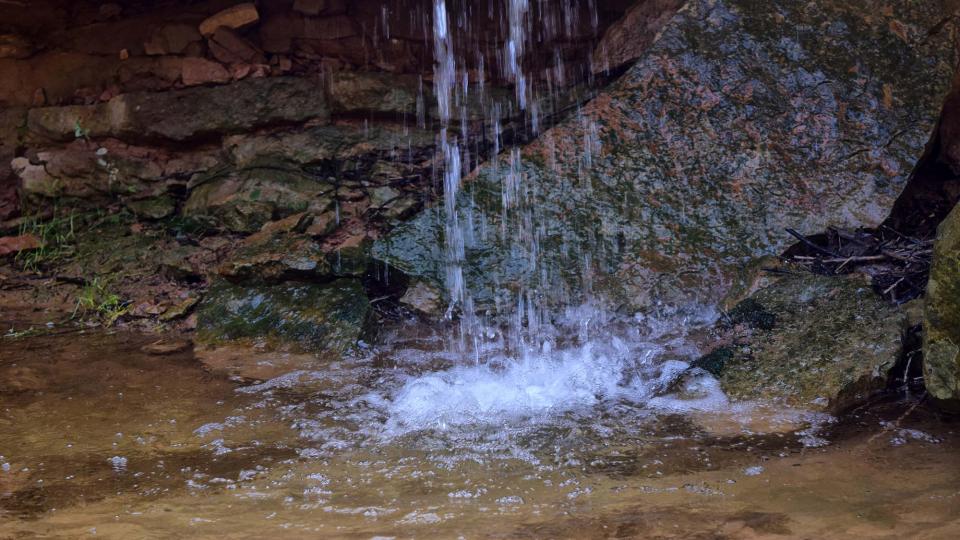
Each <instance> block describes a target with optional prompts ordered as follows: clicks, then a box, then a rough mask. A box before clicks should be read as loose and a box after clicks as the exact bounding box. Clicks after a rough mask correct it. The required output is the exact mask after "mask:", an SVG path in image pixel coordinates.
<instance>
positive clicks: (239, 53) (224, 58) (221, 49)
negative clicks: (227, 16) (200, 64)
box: [208, 27, 266, 64]
mask: <svg viewBox="0 0 960 540" xmlns="http://www.w3.org/2000/svg"><path fill="white" fill-rule="evenodd" d="M208 45H209V46H210V54H212V55H213V57H214V58H216V59H217V60H219V61H220V62H223V63H224V64H238V63H242V62H246V63H254V64H262V63H264V62H265V61H266V60H265V59H264V57H263V53H261V52H260V51H259V50H257V48H256V47H254V46H253V44H252V43H250V42H249V41H247V40H246V39H244V38H243V37H241V36H239V35H238V34H237V33H236V32H234V31H233V30H231V29H229V28H223V27H221V28H219V29H217V31H216V32H214V33H213V35H211V36H210V38H209V41H208Z"/></svg>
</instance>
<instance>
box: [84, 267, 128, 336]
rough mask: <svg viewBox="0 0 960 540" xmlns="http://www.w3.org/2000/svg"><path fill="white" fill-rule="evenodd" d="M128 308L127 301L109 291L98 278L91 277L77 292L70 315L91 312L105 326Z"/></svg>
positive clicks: (111, 323)
mask: <svg viewBox="0 0 960 540" xmlns="http://www.w3.org/2000/svg"><path fill="white" fill-rule="evenodd" d="M128 309H129V302H125V301H124V300H123V299H122V298H120V296H119V295H117V294H115V293H113V292H110V291H109V290H108V289H107V285H106V283H104V282H102V281H100V278H93V280H92V281H90V282H89V283H88V284H87V285H85V286H84V287H83V288H82V289H80V292H79V293H78V294H77V303H76V306H74V308H73V315H72V317H74V318H76V316H77V315H78V314H80V313H85V314H86V313H93V314H95V315H96V316H97V317H99V318H101V319H102V320H103V322H104V324H105V325H106V326H112V325H113V323H115V322H116V321H117V319H119V318H120V317H122V316H123V315H124V314H125V313H126V312H127V310H128Z"/></svg>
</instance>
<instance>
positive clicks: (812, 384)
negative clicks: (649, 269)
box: [694, 274, 908, 413]
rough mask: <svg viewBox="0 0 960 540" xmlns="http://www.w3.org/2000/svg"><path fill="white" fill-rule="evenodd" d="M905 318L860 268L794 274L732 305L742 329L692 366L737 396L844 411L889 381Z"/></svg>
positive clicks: (731, 318)
mask: <svg viewBox="0 0 960 540" xmlns="http://www.w3.org/2000/svg"><path fill="white" fill-rule="evenodd" d="M907 319H908V318H907V315H906V313H905V312H904V311H903V310H901V309H899V308H897V307H894V306H890V305H888V304H887V303H886V302H885V301H884V300H883V299H882V298H880V297H879V296H878V295H876V294H875V293H874V292H873V290H871V288H870V286H869V284H867V283H866V281H865V280H864V278H863V277H862V276H860V275H850V276H841V277H825V276H817V275H812V274H802V275H797V276H790V277H787V278H784V279H781V280H780V281H778V282H776V283H774V284H773V285H771V286H769V287H767V288H764V289H762V290H761V291H759V292H757V293H756V294H754V295H753V296H751V297H750V298H748V299H746V300H744V301H743V302H741V303H740V304H738V305H737V306H736V307H735V308H734V309H733V310H731V312H730V314H729V318H728V319H727V320H725V321H724V323H723V324H731V323H732V324H733V325H735V326H736V328H737V330H738V331H741V332H744V334H743V335H739V336H737V338H736V339H735V340H734V342H733V343H732V344H731V345H729V346H725V347H721V348H719V349H717V350H714V351H713V352H712V353H711V354H709V355H707V356H705V357H703V358H701V359H700V360H698V361H697V362H695V363H694V365H695V366H697V367H701V368H703V369H706V370H708V371H710V372H712V373H713V374H714V375H716V376H717V378H718V379H719V380H720V383H721V386H722V388H723V390H724V392H726V393H727V395H728V396H730V397H731V398H734V399H745V400H754V399H767V400H774V401H778V402H780V403H782V404H785V405H788V406H792V407H798V408H801V409H808V410H816V411H826V412H834V413H835V412H840V411H842V410H844V409H846V408H848V407H850V406H852V405H855V404H858V403H861V402H863V401H864V400H865V399H866V398H868V397H869V396H870V394H871V393H873V392H875V391H877V390H882V389H883V388H885V386H886V384H887V380H888V374H889V372H890V370H891V368H893V367H894V365H895V364H896V363H897V361H898V360H899V358H900V356H901V352H902V345H903V343H902V340H903V336H904V333H905V332H906V330H907V326H908V323H907Z"/></svg>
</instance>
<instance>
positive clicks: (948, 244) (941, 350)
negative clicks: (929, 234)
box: [923, 206, 960, 408]
mask: <svg viewBox="0 0 960 540" xmlns="http://www.w3.org/2000/svg"><path fill="white" fill-rule="evenodd" d="M925 306H926V307H925V312H924V318H923V359H924V364H923V367H924V380H925V383H926V386H927V391H928V392H930V394H931V395H932V396H933V397H935V398H937V399H939V400H944V401H947V402H949V404H950V405H951V406H952V408H957V407H958V405H957V404H958V403H960V206H958V207H956V208H954V210H953V211H952V212H951V213H950V215H949V216H947V219H946V220H944V222H943V223H942V224H941V225H940V228H939V230H938V234H937V239H936V242H935V243H934V255H933V265H932V267H931V269H930V281H929V282H928V284H927V299H926V304H925Z"/></svg>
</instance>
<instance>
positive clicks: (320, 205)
mask: <svg viewBox="0 0 960 540" xmlns="http://www.w3.org/2000/svg"><path fill="white" fill-rule="evenodd" d="M331 192H332V188H331V186H330V185H329V184H326V183H323V182H318V181H316V180H315V179H313V178H311V177H310V176H308V175H306V174H304V173H303V172H302V171H299V170H297V169H291V168H285V167H282V166H276V167H268V166H261V167H253V168H249V169H242V170H239V171H232V170H227V171H219V172H218V173H216V174H215V175H214V176H212V177H211V178H209V179H208V180H206V181H202V183H200V184H199V185H197V186H196V187H194V188H193V190H192V191H191V193H190V198H189V199H188V200H187V202H186V204H185V205H184V209H183V213H184V215H185V216H187V217H208V218H210V219H212V220H213V221H214V222H215V223H217V224H219V225H220V226H221V227H222V228H224V229H226V230H228V231H231V232H239V233H252V232H256V231H258V230H260V228H261V227H263V225H264V224H266V223H268V222H269V221H272V220H275V219H281V218H285V217H287V216H290V215H293V214H297V213H300V212H312V213H314V214H318V215H319V214H322V213H323V212H325V211H327V210H329V209H330V208H332V206H333V199H332V198H331V197H330V195H329V194H330V193H331Z"/></svg>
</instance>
